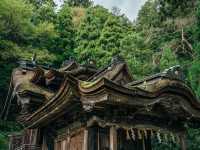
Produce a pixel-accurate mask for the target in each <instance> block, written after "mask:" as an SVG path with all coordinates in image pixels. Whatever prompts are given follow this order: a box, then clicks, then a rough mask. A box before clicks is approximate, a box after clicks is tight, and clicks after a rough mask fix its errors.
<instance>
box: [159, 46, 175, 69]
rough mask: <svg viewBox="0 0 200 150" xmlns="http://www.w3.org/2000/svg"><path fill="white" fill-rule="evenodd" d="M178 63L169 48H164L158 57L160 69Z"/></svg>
mask: <svg viewBox="0 0 200 150" xmlns="http://www.w3.org/2000/svg"><path fill="white" fill-rule="evenodd" d="M175 65H178V61H177V58H176V55H175V54H174V52H173V51H172V50H171V49H170V48H164V49H163V51H162V56H161V59H160V70H161V71H163V70H164V69H166V68H169V67H172V66H175Z"/></svg>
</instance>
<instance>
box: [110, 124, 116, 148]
mask: <svg viewBox="0 0 200 150" xmlns="http://www.w3.org/2000/svg"><path fill="white" fill-rule="evenodd" d="M110 150H117V130H116V128H115V127H110Z"/></svg>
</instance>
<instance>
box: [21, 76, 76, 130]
mask: <svg viewBox="0 0 200 150" xmlns="http://www.w3.org/2000/svg"><path fill="white" fill-rule="evenodd" d="M76 85H77V83H76V80H74V79H73V78H72V77H70V76H68V77H66V78H65V80H64V82H63V84H62V86H61V88H60V89H59V91H58V93H57V94H56V95H55V96H54V97H53V98H52V99H51V100H49V101H48V102H47V103H46V104H45V105H43V106H42V107H40V108H39V109H38V110H37V111H36V112H34V113H33V114H32V115H30V116H29V117H28V118H26V120H25V122H24V124H25V125H27V126H28V127H30V128H32V127H36V126H44V125H45V124H47V123H49V122H50V121H52V120H55V119H56V118H58V117H59V116H61V115H62V114H63V113H66V112H67V111H69V110H70V106H71V105H72V104H73V103H74V102H76V101H77V100H78V99H77V98H76V97H78V93H77V87H76ZM66 108H68V109H66Z"/></svg>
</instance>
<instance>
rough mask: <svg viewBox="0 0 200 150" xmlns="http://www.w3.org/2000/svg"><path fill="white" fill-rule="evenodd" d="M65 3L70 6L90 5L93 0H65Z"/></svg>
mask: <svg viewBox="0 0 200 150" xmlns="http://www.w3.org/2000/svg"><path fill="white" fill-rule="evenodd" d="M65 3H66V4H67V5H69V6H72V7H73V6H82V7H89V6H91V5H92V1H91V0H65Z"/></svg>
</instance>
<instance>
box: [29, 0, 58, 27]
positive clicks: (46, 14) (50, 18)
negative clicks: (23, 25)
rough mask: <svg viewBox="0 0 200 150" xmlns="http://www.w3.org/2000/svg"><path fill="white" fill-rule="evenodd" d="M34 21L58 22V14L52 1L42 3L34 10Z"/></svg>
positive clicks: (37, 22) (36, 22) (35, 22)
mask: <svg viewBox="0 0 200 150" xmlns="http://www.w3.org/2000/svg"><path fill="white" fill-rule="evenodd" d="M32 21H33V23H34V24H39V23H42V22H49V23H56V21H57V15H56V12H55V8H54V7H52V6H51V4H50V3H45V4H43V5H41V7H39V8H38V9H35V10H34V12H33V16H32Z"/></svg>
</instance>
